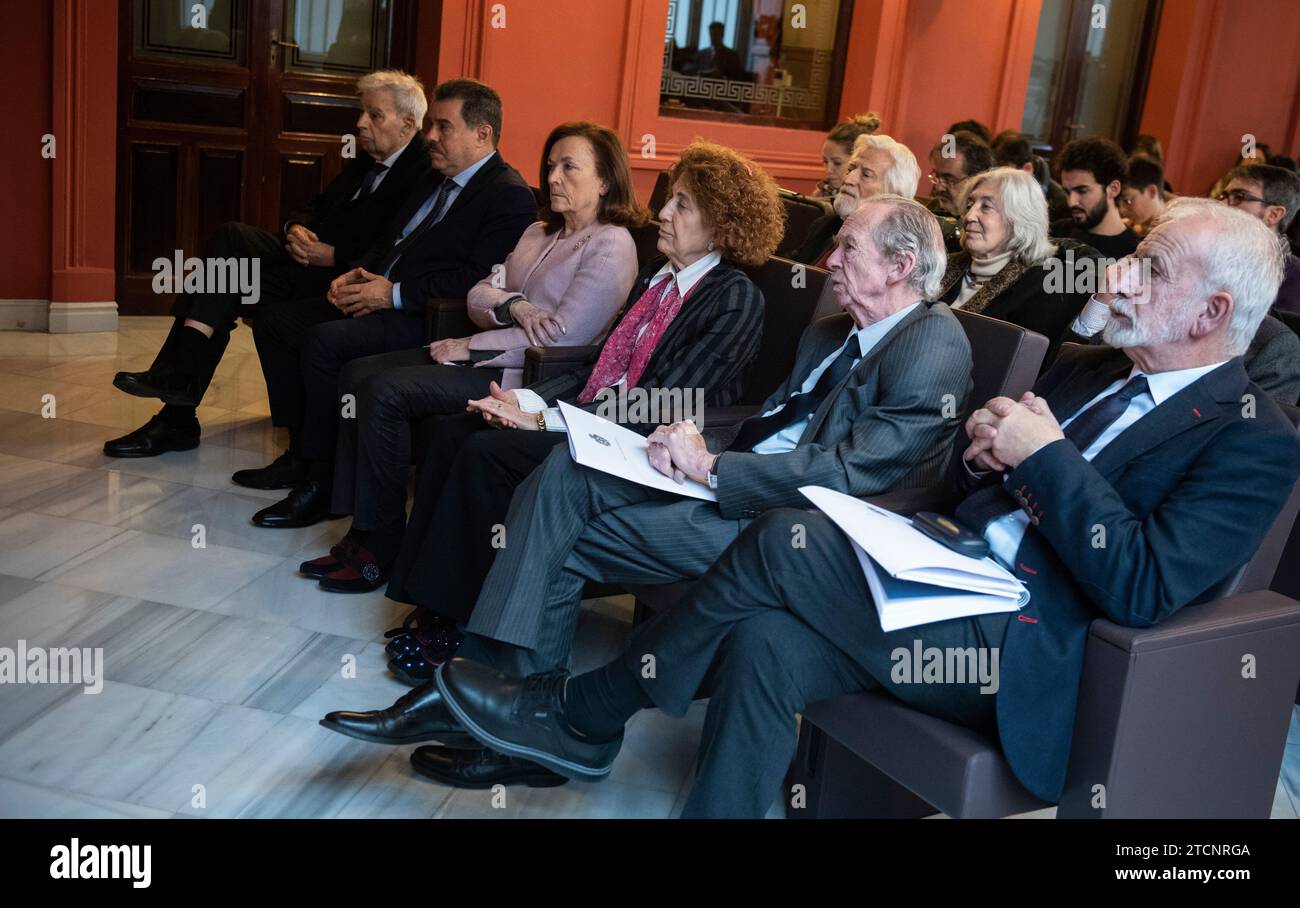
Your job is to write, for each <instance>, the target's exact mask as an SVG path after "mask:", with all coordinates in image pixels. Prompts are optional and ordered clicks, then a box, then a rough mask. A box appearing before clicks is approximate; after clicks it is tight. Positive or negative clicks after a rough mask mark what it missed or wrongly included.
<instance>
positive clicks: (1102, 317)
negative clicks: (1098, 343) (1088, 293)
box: [1070, 299, 1110, 337]
mask: <svg viewBox="0 0 1300 908" xmlns="http://www.w3.org/2000/svg"><path fill="white" fill-rule="evenodd" d="M1109 320H1110V306H1107V305H1106V304H1105V303H1102V302H1099V301H1097V300H1095V299H1090V300H1088V303H1087V305H1085V306H1084V307H1083V311H1081V312H1080V313H1079V315H1078V316H1077V317H1076V318H1075V320H1074V321H1073V322H1072V323H1071V325H1070V330H1071V331H1073V332H1074V333H1075V334H1078V335H1079V336H1081V337H1092V336H1093V335H1094V334H1096V333H1097V332H1098V331H1100V330H1101V329H1103V328H1105V327H1106V322H1107V321H1109Z"/></svg>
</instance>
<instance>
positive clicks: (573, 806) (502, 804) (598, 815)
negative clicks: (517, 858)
mask: <svg viewBox="0 0 1300 908" xmlns="http://www.w3.org/2000/svg"><path fill="white" fill-rule="evenodd" d="M430 784H431V786H432V787H434V788H441V786H436V785H432V783H430ZM673 802H674V796H673V795H672V794H671V793H669V792H664V791H656V790H654V789H650V788H636V787H634V786H631V785H619V784H618V783H616V782H611V781H608V780H607V781H604V782H568V783H566V784H564V785H560V786H557V787H555V788H524V787H518V786H511V787H509V788H506V789H504V791H500V792H493V791H492V790H491V789H484V790H472V789H456V790H455V791H454V792H453V794H452V796H451V797H450V798H448V799H447V801H446V802H445V803H444V804H443V805H442V807H441V808H440V809H439V811H438V813H437V815H436V816H437V819H458V820H469V819H473V820H493V819H512V820H526V819H554V818H556V817H566V818H571V819H654V820H663V819H667V818H668V817H669V815H670V814H671V813H672V809H673Z"/></svg>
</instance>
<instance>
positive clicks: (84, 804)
mask: <svg viewBox="0 0 1300 908" xmlns="http://www.w3.org/2000/svg"><path fill="white" fill-rule="evenodd" d="M170 816H171V813H170V812H169V811H166V810H153V809H151V808H148V807H141V806H140V805H138V804H126V803H122V802H119V801H111V800H107V799H104V798H91V797H86V796H84V795H79V794H75V793H73V792H67V791H56V790H54V789H51V788H42V787H40V786H38V785H29V784H27V783H26V782H19V781H16V780H14V779H5V778H0V817H3V818H5V819H24V820H72V819H76V820H133V819H136V820H165V819H167V818H169V817H170Z"/></svg>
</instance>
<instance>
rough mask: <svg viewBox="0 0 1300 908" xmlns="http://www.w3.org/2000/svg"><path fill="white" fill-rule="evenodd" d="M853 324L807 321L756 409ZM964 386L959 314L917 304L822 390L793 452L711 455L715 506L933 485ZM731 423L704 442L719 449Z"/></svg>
mask: <svg viewBox="0 0 1300 908" xmlns="http://www.w3.org/2000/svg"><path fill="white" fill-rule="evenodd" d="M852 324H853V323H852V320H851V319H850V318H849V316H848V315H847V314H841V315H832V316H830V317H828V318H824V319H820V320H819V321H817V322H814V323H813V324H812V325H810V326H809V327H808V328H807V329H806V330H805V331H804V335H803V337H802V338H801V339H800V341H799V352H798V354H797V355H796V357H795V364H794V369H793V370H792V371H791V373H790V377H789V378H788V379H787V380H786V383H785V386H784V387H782V388H780V389H778V390H777V391H775V392H773V394H772V396H771V397H769V398H768V399H767V400H766V401H764V402H763V406H762V408H761V409H760V410H759V412H760V413H765V412H767V411H768V410H770V409H772V408H773V407H775V406H777V404H779V403H781V402H782V401H784V400H787V399H788V398H789V397H790V395H791V394H792V393H793V392H795V391H797V390H799V388H800V387H801V386H802V385H803V382H804V380H805V379H806V378H807V376H808V374H809V373H810V372H812V370H813V369H814V368H816V367H817V364H818V363H820V362H821V361H822V360H823V359H825V358H826V357H827V356H829V355H830V354H831V353H833V352H834V351H835V350H836V349H837V348H838V347H839V346H840V345H841V344H843V343H844V338H845V337H846V336H847V335H848V333H849V330H850V329H851V328H852ZM971 385H972V382H971V351H970V344H969V342H968V341H967V340H966V333H965V332H964V331H963V330H962V328H961V325H960V323H958V321H957V319H956V318H955V317H954V316H953V314H952V312H951V311H950V310H949V308H948V307H947V305H945V304H943V303H933V304H929V305H924V304H923V305H921V306H918V307H917V308H916V309H914V310H912V312H910V313H909V314H908V315H907V316H906V317H905V318H904V319H903V320H902V321H900V322H899V323H898V324H897V325H895V326H894V328H893V330H891V331H890V332H889V333H888V334H886V335H885V336H884V337H883V338H881V340H880V342H879V343H878V344H876V346H875V347H874V348H873V349H872V350H871V352H870V353H868V354H867V356H866V357H865V358H864V359H862V360H861V361H860V362H859V363H858V364H857V366H856V367H854V369H853V371H852V372H850V373H849V374H848V375H847V376H846V377H845V378H844V380H843V381H842V382H841V383H840V385H839V386H838V387H837V388H835V390H833V391H832V392H831V393H830V394H829V395H828V396H827V398H826V400H824V401H823V402H822V405H821V406H820V407H818V408H817V410H816V412H814V413H813V416H812V419H811V421H810V422H809V423H808V427H807V428H806V429H805V430H804V433H803V435H802V436H801V437H800V438H799V444H798V447H796V448H795V449H794V450H793V451H790V452H788V453H786V454H750V453H741V452H734V451H733V452H728V453H725V454H723V455H722V456H721V457H719V458H718V462H717V466H716V467H715V469H716V470H717V474H718V509H719V510H720V511H721V514H722V516H723V517H725V518H732V519H734V518H737V517H757V516H758V515H759V514H761V513H762V512H763V511H767V510H770V509H772V508H781V507H807V506H808V503H807V499H805V498H804V497H803V496H802V495H801V494H799V491H798V487H799V486H801V485H820V486H826V487H827V488H831V489H835V490H836V491H838V492H844V493H845V494H847V495H855V496H859V497H861V496H867V495H877V494H880V493H882V492H886V491H889V490H891V489H908V488H918V487H924V486H929V485H934V484H935V483H937V482H939V481H940V480H941V479H942V476H943V472H944V468H945V466H946V465H947V459H948V454H949V452H950V448H951V444H952V440H953V435H954V433H955V432H956V430H957V428H958V426H959V425H960V422H959V417H960V416H961V414H962V412H963V408H964V407H965V405H966V398H967V396H968V395H969V394H970V389H971ZM945 413H948V414H950V415H949V416H948V417H946V418H945V416H944V414H945ZM737 431H739V429H738V428H736V429H731V430H729V431H726V432H722V431H719V432H714V433H710V432H706V437H707V439H708V441H709V448H710V450H713V451H721V450H723V449H724V448H725V447H726V446H727V444H728V443H729V442H730V441H731V439H732V438H733V437H734V436H735V433H736V432H737Z"/></svg>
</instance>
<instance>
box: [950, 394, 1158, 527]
mask: <svg viewBox="0 0 1300 908" xmlns="http://www.w3.org/2000/svg"><path fill="white" fill-rule="evenodd" d="M1146 390H1147V378H1146V376H1145V375H1139V376H1137V377H1135V378H1133V379H1131V380H1130V381H1129V382H1128V383H1127V384H1126V385H1124V387H1122V388H1120V389H1119V390H1118V391H1116V392H1115V393H1114V394H1110V395H1108V396H1106V397H1103V398H1102V399H1101V400H1099V401H1097V402H1096V403H1095V404H1093V405H1092V406H1091V407H1089V408H1088V409H1087V410H1085V411H1083V412H1082V413H1080V414H1079V415H1078V416H1076V417H1075V418H1074V419H1073V420H1072V421H1071V422H1070V424H1069V425H1068V426H1066V428H1065V431H1064V433H1063V434H1064V435H1065V437H1066V438H1068V439H1069V440H1070V441H1071V442H1073V443H1074V446H1075V447H1076V448H1078V449H1079V450H1080V451H1086V450H1088V448H1090V447H1092V443H1093V442H1095V441H1096V440H1097V439H1098V438H1099V437H1101V433H1103V432H1105V431H1106V429H1108V428H1109V427H1110V426H1111V424H1112V423H1114V422H1115V420H1117V419H1119V418H1120V417H1121V416H1123V415H1124V411H1125V410H1127V409H1128V405H1129V404H1130V403H1131V402H1132V400H1133V398H1135V397H1137V396H1138V395H1139V394H1143V393H1145V392H1146ZM1019 508H1020V503H1019V502H1017V501H1016V500H1015V499H1014V498H1012V497H1011V495H1010V493H1008V492H1007V491H1006V489H1005V487H1004V486H1003V484H1002V483H1000V482H999V483H994V484H993V485H991V486H985V487H984V488H982V489H980V490H978V491H976V492H973V493H971V494H970V495H967V496H966V498H965V499H964V500H963V501H962V503H961V504H959V505H957V512H956V513H955V514H954V515H953V516H955V517H956V518H957V522H958V523H960V524H962V525H963V526H965V527H967V528H968V529H971V530H973V531H974V532H976V533H978V534H979V535H981V536H983V535H984V531H985V530H986V529H987V528H988V525H989V524H990V523H992V522H993V521H995V520H997V519H998V518H999V517H1002V516H1003V515H1004V514H1010V513H1011V512H1012V511H1015V510H1018V509H1019Z"/></svg>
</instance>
